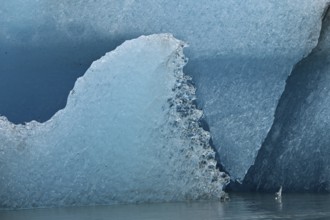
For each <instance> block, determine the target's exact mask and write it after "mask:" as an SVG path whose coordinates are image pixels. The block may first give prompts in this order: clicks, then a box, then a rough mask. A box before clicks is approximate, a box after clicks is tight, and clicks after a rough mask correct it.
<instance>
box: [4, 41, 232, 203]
mask: <svg viewBox="0 0 330 220" xmlns="http://www.w3.org/2000/svg"><path fill="white" fill-rule="evenodd" d="M184 47H185V44H184V43H183V42H182V41H179V40H177V39H175V38H174V37H173V36H172V35H170V34H158V35H150V36H141V37H139V38H137V39H134V40H130V41H126V42H125V43H123V44H122V45H121V46H119V47H117V48H116V49H115V50H114V51H112V52H109V53H107V54H106V55H105V56H103V57H102V58H100V59H99V60H97V61H95V62H94V63H93V64H92V65H91V67H90V68H89V69H88V70H87V72H86V73H85V74H84V76H82V77H80V78H79V79H78V80H77V82H76V84H75V86H74V89H73V90H72V91H71V93H70V95H69V97H68V102H67V105H66V107H65V108H64V109H62V110H60V111H59V112H57V113H56V114H55V115H54V116H53V117H52V118H51V119H50V120H48V121H47V122H44V123H39V122H36V121H32V122H29V123H26V124H25V125H21V124H19V125H15V124H13V123H11V122H9V121H8V120H7V119H6V118H5V117H4V116H2V117H0V131H1V132H0V140H1V142H0V173H1V181H0V208H1V209H7V208H9V209H11V208H32V207H53V206H68V205H95V204H116V203H132V202H161V201H183V200H188V199H189V200H190V199H216V198H220V196H221V195H222V193H223V191H222V189H223V187H224V186H225V185H226V184H227V183H228V181H229V178H228V176H227V175H226V174H225V173H223V172H220V171H219V170H218V169H217V168H216V163H217V162H216V160H215V152H214V151H213V149H212V148H211V146H210V143H209V142H210V134H209V132H207V131H205V130H203V129H202V127H201V126H200V119H201V117H202V115H203V112H202V111H201V110H199V109H197V107H196V105H195V104H194V100H195V99H196V96H195V88H194V87H193V85H192V84H191V83H190V82H189V81H190V80H191V78H190V77H189V76H187V75H185V74H184V73H183V71H182V68H183V66H184V65H185V64H186V62H187V58H185V56H184V54H183V48H184ZM13 158H15V159H13Z"/></svg>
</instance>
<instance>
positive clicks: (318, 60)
mask: <svg viewBox="0 0 330 220" xmlns="http://www.w3.org/2000/svg"><path fill="white" fill-rule="evenodd" d="M329 36H330V12H329V11H328V13H327V15H326V17H325V19H324V22H323V29H322V32H321V36H320V42H319V44H318V46H317V47H316V48H315V49H314V50H313V52H312V53H311V54H310V55H309V56H308V57H307V58H305V59H303V60H302V61H301V62H299V63H298V64H297V66H296V67H295V69H294V71H293V73H292V75H291V76H290V78H289V79H288V82H287V86H286V89H285V92H284V94H283V97H282V98H281V100H280V103H279V106H278V108H277V111H276V115H275V117H276V119H275V123H274V125H273V127H272V129H271V132H270V133H269V135H268V137H267V139H266V142H265V143H264V145H263V146H262V148H261V150H260V153H259V155H258V157H257V160H256V163H255V165H254V166H253V167H252V168H251V170H250V171H249V173H248V175H247V177H246V179H245V181H244V183H245V184H246V185H247V186H248V187H250V188H252V189H255V190H266V191H270V190H275V189H276V190H277V188H279V186H280V185H282V186H283V190H284V191H310V192H322V191H327V192H330V175H329V174H330V148H329V146H330V138H329V134H330V38H329Z"/></svg>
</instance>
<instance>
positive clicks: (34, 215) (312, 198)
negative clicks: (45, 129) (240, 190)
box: [0, 194, 330, 220]
mask: <svg viewBox="0 0 330 220" xmlns="http://www.w3.org/2000/svg"><path fill="white" fill-rule="evenodd" d="M0 219H1V220H44V219H45V220H46V219H47V220H108V219H115V220H130V219H134V220H139V219H141V220H142V219H143V220H174V219H178V220H195V219H196V220H207V219H212V220H213V219H330V195H311V194H304V195H293V194H290V195H283V197H282V201H281V202H280V201H277V200H275V198H274V196H273V195H257V194H254V195H252V194H240V195H231V200H230V201H228V202H217V201H212V202H211V201H203V202H185V203H160V204H138V205H114V206H96V207H72V208H53V209H35V210H20V211H0Z"/></svg>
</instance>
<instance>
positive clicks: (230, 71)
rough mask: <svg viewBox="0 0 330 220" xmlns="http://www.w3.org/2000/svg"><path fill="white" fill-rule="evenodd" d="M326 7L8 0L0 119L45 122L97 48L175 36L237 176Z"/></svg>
mask: <svg viewBox="0 0 330 220" xmlns="http://www.w3.org/2000/svg"><path fill="white" fill-rule="evenodd" d="M326 2H328V0H318V1H315V0H282V1H274V0H265V1H260V0H249V1H236V0H219V1H213V0H210V1H204V2H196V1H195V2H191V1H180V2H178V1H174V0H154V1H140V0H123V1H117V0H97V1H95V0H77V1H65V0H59V1H52V0H45V1H38V0H29V1H24V0H13V1H6V2H5V3H4V4H2V6H1V8H0V26H2V27H4V28H3V29H2V31H1V35H0V44H1V45H4V47H3V48H5V51H2V52H0V56H1V57H0V62H1V63H0V74H1V80H0V103H1V104H0V114H3V115H6V116H8V118H9V120H11V121H13V122H15V123H21V122H24V121H30V120H32V119H36V120H38V121H45V120H47V119H48V118H50V116H51V115H53V114H54V113H55V112H56V111H57V110H58V109H60V108H63V107H64V106H65V103H66V98H67V94H68V93H69V91H70V90H71V88H72V87H73V84H74V81H75V79H76V77H77V76H80V75H82V74H83V73H84V72H85V70H86V69H87V68H88V66H89V64H90V63H91V62H92V61H93V60H95V59H97V58H98V56H101V55H102V54H103V53H104V52H105V51H108V50H111V49H113V48H115V47H116V45H118V44H120V43H121V42H123V41H124V40H126V39H131V38H134V37H137V36H140V35H141V34H151V33H163V32H168V33H173V34H174V36H176V37H178V38H180V39H183V40H184V41H186V42H188V43H189V45H190V47H189V49H187V50H186V53H187V55H188V56H189V57H190V62H189V63H188V65H187V66H186V67H185V70H186V72H187V73H189V74H190V75H191V76H192V77H193V80H194V83H195V85H196V88H197V97H198V99H197V103H198V105H199V107H200V108H202V109H203V110H204V114H205V120H206V121H207V123H208V125H209V128H210V131H211V134H212V138H213V143H214V145H215V147H216V149H217V150H218V152H219V155H220V160H221V163H222V165H223V166H224V168H225V169H226V170H227V171H228V172H229V173H230V174H231V177H232V179H238V180H242V179H243V178H244V176H245V174H246V172H247V170H248V169H249V167H250V166H251V165H252V164H253V163H254V160H255V157H256V154H257V152H258V150H259V148H260V147H261V145H262V143H263V141H264V139H265V138H266V136H267V133H268V131H269V130H270V128H271V126H272V123H273V120H274V114H275V109H276V105H277V103H278V100H279V98H280V96H281V94H282V92H283V90H284V86H285V80H286V79H287V77H288V75H289V74H290V72H291V70H292V68H293V66H294V64H295V63H296V62H298V61H299V60H300V59H301V58H302V57H304V56H305V55H307V54H308V53H309V52H310V51H311V50H312V48H314V47H315V46H316V44H317V39H318V37H319V33H320V29H321V15H322V13H323V11H324V8H325V4H326ZM0 49H1V48H0ZM1 50H2V49H1ZM48 51H52V54H49V53H48ZM36 63H39V64H38V65H35V64H36Z"/></svg>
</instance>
